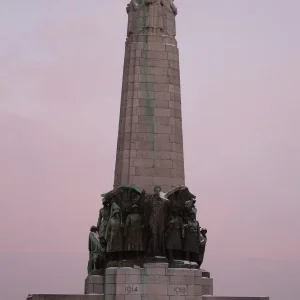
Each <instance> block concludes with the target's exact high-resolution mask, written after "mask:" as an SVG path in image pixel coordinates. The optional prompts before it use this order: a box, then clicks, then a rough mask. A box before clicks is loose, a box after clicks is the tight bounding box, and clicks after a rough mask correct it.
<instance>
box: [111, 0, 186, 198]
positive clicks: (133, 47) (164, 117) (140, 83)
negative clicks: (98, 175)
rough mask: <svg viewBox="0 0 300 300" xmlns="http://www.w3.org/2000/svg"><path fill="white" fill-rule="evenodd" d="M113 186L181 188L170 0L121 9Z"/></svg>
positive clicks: (144, 0) (140, 0)
mask: <svg viewBox="0 0 300 300" xmlns="http://www.w3.org/2000/svg"><path fill="white" fill-rule="evenodd" d="M127 13H128V29H127V40H126V46H125V59H124V70H123V85H122V97H121V108H120V121H119V134H118V143H117V155H116V167H115V180H114V186H115V187H116V186H119V185H121V184H135V185H137V186H139V187H141V188H144V189H145V190H146V191H147V192H152V191H153V187H154V186H155V185H160V186H161V187H162V190H163V191H169V190H171V189H172V188H174V187H176V186H178V185H184V160H183V138H182V118H181V97H180V75H179V59H178V48H177V41H176V39H175V35H176V27H175V16H176V14H177V8H176V7H175V5H174V3H173V0H132V1H131V2H130V3H129V4H128V5H127Z"/></svg>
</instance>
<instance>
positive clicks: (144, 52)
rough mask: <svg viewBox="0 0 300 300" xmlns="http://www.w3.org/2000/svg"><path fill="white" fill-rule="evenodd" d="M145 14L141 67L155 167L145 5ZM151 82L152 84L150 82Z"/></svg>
mask: <svg viewBox="0 0 300 300" xmlns="http://www.w3.org/2000/svg"><path fill="white" fill-rule="evenodd" d="M139 3H140V4H142V3H144V1H143V0H139ZM141 9H142V12H143V17H142V18H143V27H144V30H145V31H144V35H143V37H144V41H143V42H144V45H143V50H142V58H143V63H142V66H141V70H142V74H145V75H144V76H143V77H145V79H146V80H145V81H146V108H145V113H146V115H148V116H149V117H150V118H151V121H150V123H148V124H147V129H148V130H147V131H148V133H147V136H148V137H149V140H148V142H150V143H152V144H153V147H152V159H153V166H154V161H155V155H154V105H153V101H152V100H153V99H154V98H155V97H154V83H153V82H152V80H151V79H150V78H149V70H148V65H149V58H148V32H147V28H146V26H147V17H148V15H149V6H148V5H145V6H144V7H142V8H141ZM149 81H150V82H149Z"/></svg>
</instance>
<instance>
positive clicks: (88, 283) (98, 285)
mask: <svg viewBox="0 0 300 300" xmlns="http://www.w3.org/2000/svg"><path fill="white" fill-rule="evenodd" d="M103 293H104V276H102V275H89V276H87V278H86V279H85V285H84V294H103Z"/></svg>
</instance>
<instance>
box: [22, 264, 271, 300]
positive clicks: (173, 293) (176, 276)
mask: <svg viewBox="0 0 300 300" xmlns="http://www.w3.org/2000/svg"><path fill="white" fill-rule="evenodd" d="M177 263H178V262H177ZM204 274H205V276H206V277H204V276H203V275H204ZM84 292H85V295H45V294H44V295H30V296H28V298H27V299H28V300H144V299H145V300H269V298H268V297H217V296H213V279H212V278H209V272H207V271H204V270H203V271H202V270H197V269H193V268H191V269H188V268H178V267H177V268H170V267H169V264H168V263H159V262H156V263H145V264H144V267H143V268H140V267H139V266H134V267H110V268H107V269H106V270H105V275H104V276H101V275H89V276H87V278H86V280H85V288H84Z"/></svg>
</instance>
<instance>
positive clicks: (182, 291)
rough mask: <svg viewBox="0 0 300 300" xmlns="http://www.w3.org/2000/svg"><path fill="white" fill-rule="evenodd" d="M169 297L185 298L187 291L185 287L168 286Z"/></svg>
mask: <svg viewBox="0 0 300 300" xmlns="http://www.w3.org/2000/svg"><path fill="white" fill-rule="evenodd" d="M168 289H169V293H168V294H169V295H175V296H186V295H187V293H188V289H187V286H186V285H170V286H169V288H168Z"/></svg>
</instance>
